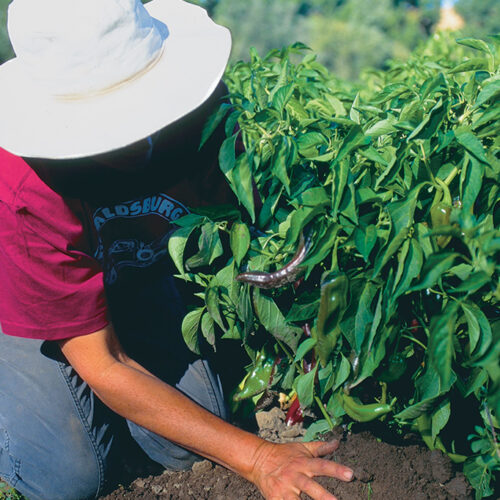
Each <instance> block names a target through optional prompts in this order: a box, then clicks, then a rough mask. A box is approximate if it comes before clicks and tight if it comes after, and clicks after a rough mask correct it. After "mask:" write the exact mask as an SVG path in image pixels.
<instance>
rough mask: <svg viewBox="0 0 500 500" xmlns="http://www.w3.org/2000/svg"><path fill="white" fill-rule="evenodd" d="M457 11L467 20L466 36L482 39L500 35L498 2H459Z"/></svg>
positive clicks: (492, 0) (499, 4)
mask: <svg viewBox="0 0 500 500" xmlns="http://www.w3.org/2000/svg"><path fill="white" fill-rule="evenodd" d="M455 9H456V11H457V12H458V13H459V14H460V15H461V16H462V17H463V18H464V19H465V27H464V29H463V33H464V34H466V35H470V36H474V37H476V38H481V37H487V36H488V35H494V34H498V33H500V2H499V1H498V0H458V2H457V3H456V4H455Z"/></svg>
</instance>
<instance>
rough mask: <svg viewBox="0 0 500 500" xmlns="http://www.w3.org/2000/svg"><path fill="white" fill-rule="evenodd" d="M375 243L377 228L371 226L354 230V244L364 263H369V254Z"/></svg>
mask: <svg viewBox="0 0 500 500" xmlns="http://www.w3.org/2000/svg"><path fill="white" fill-rule="evenodd" d="M376 242H377V228H376V226H374V225H373V224H370V225H369V226H367V227H365V228H359V227H357V228H356V229H355V230H354V243H355V244H356V248H357V249H358V251H359V253H360V254H361V255H362V257H363V259H364V260H365V262H368V261H369V257H370V253H371V251H372V250H373V247H374V246H375V243H376Z"/></svg>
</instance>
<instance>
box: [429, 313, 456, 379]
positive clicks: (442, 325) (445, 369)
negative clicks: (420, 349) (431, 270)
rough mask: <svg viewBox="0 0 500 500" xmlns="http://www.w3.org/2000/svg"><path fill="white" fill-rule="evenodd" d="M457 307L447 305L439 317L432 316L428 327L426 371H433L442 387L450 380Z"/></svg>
mask: <svg viewBox="0 0 500 500" xmlns="http://www.w3.org/2000/svg"><path fill="white" fill-rule="evenodd" d="M457 310H458V306H457V304H456V303H449V304H448V305H447V306H446V308H445V309H444V311H443V313H442V314H441V315H439V316H434V318H432V320H431V325H430V339H429V347H428V349H427V359H428V364H429V366H428V370H431V369H434V370H435V371H436V373H437V374H438V375H439V378H440V380H441V383H442V385H443V386H444V387H448V386H450V382H451V380H452V369H451V363H452V360H453V355H454V352H455V348H454V334H455V329H456V320H457Z"/></svg>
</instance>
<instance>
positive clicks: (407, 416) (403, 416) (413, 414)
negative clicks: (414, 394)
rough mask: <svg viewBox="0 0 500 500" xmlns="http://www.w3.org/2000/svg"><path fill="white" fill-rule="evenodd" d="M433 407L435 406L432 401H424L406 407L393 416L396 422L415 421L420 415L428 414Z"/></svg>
mask: <svg viewBox="0 0 500 500" xmlns="http://www.w3.org/2000/svg"><path fill="white" fill-rule="evenodd" d="M434 405H435V401H434V399H426V400H424V401H420V402H418V403H416V404H413V405H411V406H408V407H407V408H405V409H404V410H402V411H400V412H399V413H397V414H396V415H394V418H395V419H396V420H400V421H401V420H402V421H411V420H415V419H416V418H418V417H420V416H421V415H424V414H425V413H428V412H429V410H431V409H432V407H433V406H434Z"/></svg>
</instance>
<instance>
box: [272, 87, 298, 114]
mask: <svg viewBox="0 0 500 500" xmlns="http://www.w3.org/2000/svg"><path fill="white" fill-rule="evenodd" d="M294 90H295V85H293V84H291V83H290V84H289V85H286V86H284V87H281V88H280V89H278V90H277V91H276V94H275V95H274V96H273V97H272V107H273V108H274V109H276V110H277V111H279V112H280V113H282V112H283V109H284V108H285V106H286V105H287V104H288V102H289V101H290V99H291V97H292V96H293V93H294Z"/></svg>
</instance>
